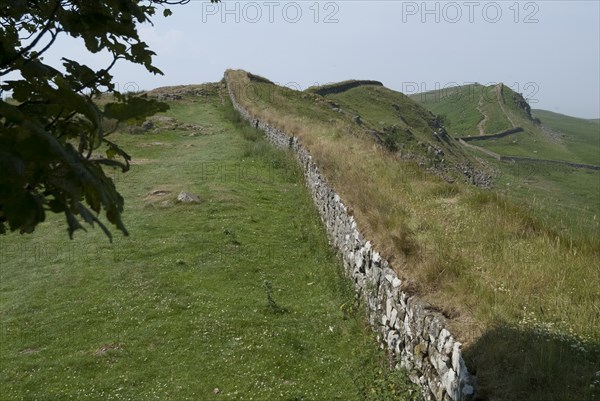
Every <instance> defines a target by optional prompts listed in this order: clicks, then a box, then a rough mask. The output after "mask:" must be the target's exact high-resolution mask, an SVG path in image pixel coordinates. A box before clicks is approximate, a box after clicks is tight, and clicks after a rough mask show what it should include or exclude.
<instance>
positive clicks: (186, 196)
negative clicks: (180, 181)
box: [177, 191, 200, 203]
mask: <svg viewBox="0 0 600 401" xmlns="http://www.w3.org/2000/svg"><path fill="white" fill-rule="evenodd" d="M177 201H178V202H181V203H200V198H199V197H198V196H196V195H194V194H193V193H191V192H186V191H182V192H180V193H179V195H177Z"/></svg>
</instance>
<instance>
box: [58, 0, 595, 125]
mask: <svg viewBox="0 0 600 401" xmlns="http://www.w3.org/2000/svg"><path fill="white" fill-rule="evenodd" d="M423 4H425V7H423ZM218 7H220V8H218ZM223 7H227V10H228V13H225V14H222V10H223ZM425 8H426V9H427V10H425ZM172 10H173V11H174V15H173V16H171V17H169V18H163V17H162V16H157V17H156V18H155V21H154V22H155V23H154V27H151V26H146V27H144V28H142V30H143V35H144V38H145V39H146V40H147V42H148V43H149V45H150V47H151V48H153V49H154V50H155V51H156V52H157V53H158V56H157V57H156V58H155V64H156V65H157V66H158V67H159V68H160V69H162V70H163V72H164V73H165V76H162V77H161V76H153V75H151V74H148V73H146V72H144V70H143V69H141V68H139V67H132V66H128V65H127V64H126V63H125V62H122V63H121V64H119V65H118V67H117V68H115V70H114V74H115V79H116V81H117V82H118V84H119V85H120V86H121V87H122V88H123V89H127V88H129V89H132V88H139V89H151V88H154V87H158V86H165V85H178V84H191V83H202V82H208V81H218V80H220V79H221V78H222V76H223V72H224V70H225V69H227V68H242V69H245V70H248V71H251V72H254V73H257V74H260V75H263V76H265V77H267V78H269V79H271V80H272V81H275V82H277V83H280V84H284V85H285V84H287V85H290V86H292V85H293V86H297V87H299V88H302V89H304V88H306V87H307V86H310V85H312V84H315V83H320V84H324V83H329V82H334V81H341V80H345V79H351V78H356V79H375V80H379V81H382V82H383V83H384V84H385V85H386V86H388V87H390V88H392V89H395V90H400V91H403V92H405V93H406V92H409V93H412V92H415V91H416V90H417V89H416V88H417V87H419V88H420V89H424V90H431V89H436V86H442V87H443V86H445V85H452V84H453V83H457V84H463V83H469V82H480V83H488V84H489V83H497V82H504V83H505V84H506V85H509V86H511V87H512V88H513V89H516V90H518V91H520V92H523V93H524V95H525V97H526V98H529V99H530V102H531V104H532V107H534V108H544V109H547V110H551V111H556V112H560V113H564V114H569V115H574V116H579V117H586V118H598V117H600V27H599V25H600V2H599V1H596V0H592V1H535V2H528V1H520V2H516V1H498V2H490V1H471V2H469V1H457V2H448V1H443V2H427V3H422V2H421V1H418V2H410V1H334V2H327V1H321V2H316V1H313V0H310V1H297V2H289V1H256V2H248V1H225V2H224V3H223V4H222V5H221V6H214V5H210V3H209V2H205V1H191V2H190V3H189V4H187V5H185V6H173V7H172ZM317 10H319V12H318V14H317V12H316V11H317ZM299 11H300V13H299ZM258 12H260V14H258ZM300 14H301V15H300ZM236 19H237V21H236ZM436 19H438V20H439V21H436ZM294 20H297V22H294ZM326 20H327V21H328V23H327V22H326ZM253 21H254V22H253ZM61 55H68V56H69V57H71V58H77V57H82V58H83V59H84V60H92V59H93V60H95V61H94V64H96V63H97V64H96V65H98V66H100V65H102V63H100V62H99V57H95V58H92V57H89V56H86V55H85V52H84V51H83V50H82V47H81V46H74V45H73V43H72V42H68V41H66V40H63V41H61V42H59V43H58V45H57V46H55V48H54V49H52V54H50V55H49V56H48V57H47V60H51V59H53V58H54V59H58V58H59V56H61ZM80 55H81V56H80ZM415 83H416V86H415Z"/></svg>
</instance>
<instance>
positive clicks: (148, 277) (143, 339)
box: [0, 85, 415, 401]
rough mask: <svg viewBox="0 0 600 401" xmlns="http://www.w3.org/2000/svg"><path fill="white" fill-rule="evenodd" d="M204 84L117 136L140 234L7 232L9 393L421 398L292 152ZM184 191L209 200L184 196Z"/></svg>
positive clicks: (2, 294)
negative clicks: (359, 298)
mask: <svg viewBox="0 0 600 401" xmlns="http://www.w3.org/2000/svg"><path fill="white" fill-rule="evenodd" d="M194 91H195V89H194ZM194 91H191V92H192V93H194ZM159 92H160V91H159ZM162 92H165V91H162ZM162 92H161V93H162ZM166 92H167V93H168V92H169V91H166ZM184 92H185V91H184ZM202 93H203V95H202V96H200V95H197V94H196V95H193V96H192V95H187V96H184V97H183V98H182V99H181V100H180V101H176V102H171V106H172V109H171V111H170V112H169V113H168V114H167V115H165V116H162V117H158V118H157V119H155V120H154V121H155V125H156V126H157V128H156V129H154V130H152V131H150V132H146V133H144V134H142V135H131V134H125V133H119V134H115V135H117V138H115V140H116V141H117V142H118V143H120V144H122V145H123V146H124V148H125V149H127V150H128V151H129V152H130V153H131V154H132V156H133V167H132V171H130V172H128V173H127V174H124V175H123V174H120V173H114V174H113V177H114V179H115V180H116V182H117V185H118V187H119V189H120V190H121V191H122V193H123V194H124V196H125V199H126V206H127V207H126V213H125V223H126V225H127V227H128V229H129V231H130V233H131V236H130V237H126V238H123V237H117V238H116V239H115V242H114V243H112V244H110V243H108V242H107V240H106V238H105V237H104V236H103V235H102V233H101V232H99V230H90V231H89V232H88V233H83V232H78V233H77V234H76V236H75V237H76V238H75V239H74V240H73V241H69V240H68V239H67V234H66V231H65V230H64V227H63V222H62V220H63V219H62V217H61V216H50V218H49V219H48V221H47V222H46V223H43V224H42V225H41V226H40V227H39V228H38V229H36V232H35V234H34V235H33V236H20V235H7V236H0V389H1V393H0V394H1V395H0V399H2V400H99V401H100V400H101V401H106V400H118V401H123V400H135V401H142V400H194V401H196V400H212V399H219V400H252V399H255V400H277V401H279V400H336V399H339V400H365V399H368V400H371V399H372V400H380V399H391V398H392V397H393V398H394V399H406V400H409V399H413V398H415V396H411V395H410V393H409V392H408V390H409V389H411V387H409V386H407V385H405V382H406V379H405V377H404V375H403V374H402V372H396V371H390V370H389V369H388V368H387V363H386V360H385V356H384V355H383V353H382V352H380V351H379V350H377V348H376V343H375V340H374V338H373V335H372V333H371V332H370V330H369V329H368V328H366V327H365V325H364V323H363V314H362V313H360V312H359V309H358V306H357V305H356V304H355V303H354V297H353V291H352V290H351V289H350V288H349V286H348V284H347V282H346V279H345V278H344V277H342V275H341V266H340V262H339V260H338V259H337V258H336V257H335V255H333V254H332V252H331V250H330V249H329V246H328V243H327V238H326V236H325V232H324V229H323V228H322V227H321V223H320V220H319V218H318V215H317V213H316V211H315V210H314V207H313V206H312V202H311V200H310V197H309V195H308V192H307V190H306V189H305V187H304V183H303V178H302V176H301V174H299V172H298V170H297V167H296V164H295V162H294V161H293V159H292V158H291V157H290V156H289V155H288V154H286V153H284V152H280V151H275V150H273V149H272V148H271V147H270V146H269V145H268V144H267V143H265V142H264V141H263V140H262V139H261V135H260V133H257V132H256V131H254V130H252V129H249V128H246V127H245V126H244V127H241V126H240V125H239V123H238V122H236V120H235V118H236V117H235V114H234V113H233V110H232V108H231V106H230V105H229V103H228V101H227V97H226V95H225V96H221V98H219V96H218V93H217V86H216V85H210V86H205V87H204V88H203V92H202ZM182 190H186V191H190V192H192V193H194V194H197V195H198V196H199V197H200V203H198V204H180V203H177V202H176V197H177V194H178V193H179V192H180V191H182ZM59 223H60V224H59Z"/></svg>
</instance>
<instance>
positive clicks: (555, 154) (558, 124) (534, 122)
mask: <svg viewBox="0 0 600 401" xmlns="http://www.w3.org/2000/svg"><path fill="white" fill-rule="evenodd" d="M410 98H411V99H413V100H415V101H417V102H419V103H420V104H421V105H423V106H425V107H426V108H427V109H428V110H430V111H431V112H432V113H434V114H436V115H437V116H438V118H439V119H440V120H441V121H442V122H443V125H444V126H445V127H446V129H447V130H448V132H449V134H450V135H452V136H453V137H457V138H458V137H469V136H485V135H493V134H497V133H499V132H502V131H505V130H509V129H512V128H516V127H520V128H522V131H521V132H519V133H515V134H512V135H509V136H506V137H503V138H494V139H481V140H479V139H477V140H472V141H470V143H471V144H473V145H476V146H479V147H483V148H485V149H488V150H491V151H494V152H496V153H499V154H502V155H510V156H524V157H531V158H539V159H552V160H564V161H569V162H575V163H587V164H596V165H598V164H600V156H599V155H600V145H599V144H598V141H599V138H600V131H599V130H598V123H597V122H594V121H591V120H583V119H577V118H573V117H567V116H562V115H559V114H556V113H550V112H544V111H541V110H535V111H533V112H532V110H531V108H530V106H529V104H528V103H527V101H526V100H525V99H524V98H523V96H522V95H521V94H519V93H517V92H514V91H513V90H512V89H510V88H508V87H507V86H505V85H503V84H498V85H491V86H483V85H479V84H473V85H465V86H460V87H455V88H448V89H444V90H438V91H430V92H424V93H419V94H415V95H411V96H410Z"/></svg>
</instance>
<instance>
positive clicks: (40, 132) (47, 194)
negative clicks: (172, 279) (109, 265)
mask: <svg viewBox="0 0 600 401" xmlns="http://www.w3.org/2000/svg"><path fill="white" fill-rule="evenodd" d="M188 1H189V0H180V1H169V0H147V1H137V0H106V1H102V2H96V1H88V0H36V1H24V0H0V10H1V11H0V78H2V77H13V76H17V77H18V78H17V79H12V80H10V79H9V80H7V81H5V82H3V84H2V85H1V86H0V95H2V94H3V93H5V92H7V93H12V99H11V100H4V99H2V100H0V234H3V233H6V231H7V228H8V229H10V230H11V231H15V230H19V231H20V232H21V233H31V232H33V231H34V229H35V227H36V225H37V224H39V223H40V222H42V221H44V219H45V215H46V212H48V211H50V212H53V213H64V214H65V217H66V221H67V225H68V232H69V236H71V237H72V235H73V232H74V231H75V230H77V229H80V228H83V226H82V222H84V223H89V224H91V225H93V224H94V223H97V224H98V225H99V226H100V227H101V228H102V230H103V231H104V232H105V233H106V235H107V236H108V237H109V238H111V234H110V232H109V230H108V228H107V227H106V226H105V225H104V224H103V223H102V222H100V220H99V218H98V216H99V214H100V212H101V211H102V209H104V211H105V215H106V218H107V220H108V221H109V222H110V223H112V224H113V225H114V226H115V227H116V228H117V229H119V230H120V231H122V232H123V233H124V234H125V235H127V230H126V228H125V226H124V225H123V222H122V220H121V214H122V212H123V207H124V200H123V197H122V196H121V195H120V194H119V193H118V191H117V190H116V188H115V185H114V182H113V181H112V180H111V178H109V177H108V176H107V175H106V174H105V172H104V170H103V166H109V167H113V168H120V169H122V170H123V171H124V172H125V171H127V170H128V169H129V161H130V156H129V155H128V154H127V153H126V152H125V151H124V150H123V149H121V148H120V147H119V146H118V145H117V144H116V143H113V142H111V141H110V140H109V139H108V137H109V135H110V133H111V132H113V131H114V130H115V128H116V127H117V125H118V124H119V123H127V122H132V121H139V120H141V119H144V118H145V117H147V116H149V115H152V114H154V113H156V112H158V111H165V110H166V109H167V108H168V107H167V105H166V104H164V103H160V102H157V101H155V100H152V99H148V98H145V97H143V96H137V97H135V96H132V95H124V94H121V93H119V92H118V91H117V90H116V88H115V85H114V83H113V82H112V79H113V76H112V75H111V74H110V71H111V69H112V68H113V66H114V65H115V64H116V62H117V61H119V60H126V61H129V62H132V63H136V64H140V65H143V66H144V67H145V68H146V70H148V71H149V72H151V73H153V74H162V72H161V71H160V70H159V69H158V68H156V67H155V66H153V65H152V56H154V55H155V53H154V52H152V51H151V50H150V49H149V48H148V45H147V44H146V43H145V42H143V41H142V40H141V39H140V37H139V34H138V31H137V25H138V24H142V23H151V21H150V18H151V17H153V16H154V15H155V14H156V12H157V8H159V7H160V8H163V15H164V16H169V15H170V14H171V11H170V10H168V9H167V8H165V7H166V6H167V5H169V4H185V3H187V2H188ZM213 1H216V0H213ZM60 35H68V36H71V37H73V38H78V39H82V40H83V41H84V43H85V46H86V48H87V50H88V51H90V52H91V53H100V52H102V53H103V54H107V55H108V57H109V60H110V59H112V60H111V61H110V63H109V65H108V66H107V67H106V68H103V69H100V70H98V71H95V70H93V69H91V68H90V67H88V66H86V65H84V64H81V63H79V62H78V61H76V60H72V59H69V58H67V57H63V58H62V68H60V69H59V68H55V67H53V66H51V65H48V64H46V63H44V61H43V58H42V56H43V54H44V53H45V52H46V51H47V50H48V49H49V48H50V47H51V46H52V45H53V44H54V43H55V41H56V39H57V38H58V37H59V36H60ZM9 74H10V75H9ZM103 93H112V94H113V95H114V99H115V102H114V103H109V104H107V105H106V106H105V107H104V108H103V109H101V108H100V107H99V106H98V105H97V104H96V103H95V102H94V101H93V99H94V98H95V97H97V96H99V95H101V94H103Z"/></svg>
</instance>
